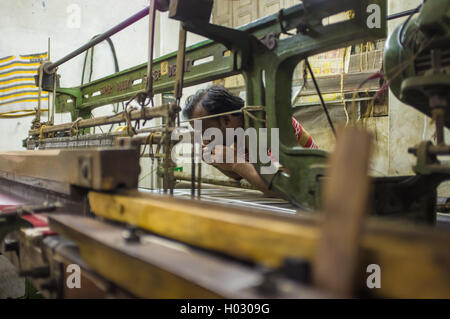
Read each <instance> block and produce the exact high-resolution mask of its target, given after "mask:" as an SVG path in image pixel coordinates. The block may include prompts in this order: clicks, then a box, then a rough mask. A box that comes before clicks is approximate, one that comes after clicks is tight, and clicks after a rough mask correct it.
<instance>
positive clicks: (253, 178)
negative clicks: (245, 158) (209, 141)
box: [212, 145, 276, 196]
mask: <svg viewBox="0 0 450 319" xmlns="http://www.w3.org/2000/svg"><path fill="white" fill-rule="evenodd" d="M226 150H227V147H226V146H222V145H220V146H216V147H215V149H214V150H213V151H212V154H214V155H215V156H216V158H222V159H223V160H222V163H218V162H213V163H212V165H213V166H214V167H215V168H217V169H218V170H220V171H221V172H222V173H223V174H225V175H226V176H228V177H230V178H234V179H241V178H244V179H246V180H247V181H248V182H249V183H250V184H251V185H252V186H253V187H255V188H256V189H257V190H259V191H261V192H263V193H264V194H265V195H267V196H276V193H275V192H274V191H272V190H270V189H269V188H268V187H267V185H266V183H265V182H264V180H263V179H262V178H261V176H259V174H258V172H257V171H256V169H255V167H254V166H253V165H252V164H251V163H248V162H245V163H237V160H236V156H235V160H234V163H226V161H225V159H226V157H225V154H226Z"/></svg>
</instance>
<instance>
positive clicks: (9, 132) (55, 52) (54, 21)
mask: <svg viewBox="0 0 450 319" xmlns="http://www.w3.org/2000/svg"><path fill="white" fill-rule="evenodd" d="M74 5H75V6H74ZM146 5H148V1H147V0H133V1H117V0H115V1H111V0H97V1H89V0H39V1H38V0H2V1H0V13H1V19H0V29H1V30H2V37H0V57H4V56H8V55H15V54H30V53H37V52H46V51H47V39H48V38H49V37H50V39H51V58H52V59H53V60H55V59H59V58H61V57H63V56H64V55H66V54H67V53H69V52H70V51H72V50H74V49H76V48H77V47H79V46H81V45H83V44H84V43H86V42H87V41H89V40H90V39H91V38H92V37H93V36H94V35H96V34H99V33H102V32H104V31H106V30H107V29H109V28H110V27H112V26H114V25H115V24H117V23H118V22H120V21H122V20H124V19H126V18H128V17H129V16H131V15H132V14H134V13H136V12H137V11H139V10H141V9H142V8H144V7H145V6H146ZM77 8H79V9H80V11H79V12H80V22H81V23H80V26H79V27H76V24H74V23H73V22H74V20H73V19H72V17H73V14H75V11H71V10H77ZM71 22H72V24H71ZM147 26H148V19H142V20H141V21H139V22H137V23H136V24H134V25H133V26H132V27H130V28H128V29H126V30H125V31H123V32H121V33H119V34H117V35H115V36H113V37H112V40H113V42H114V44H115V46H116V51H117V57H118V60H119V67H120V68H121V69H124V68H129V67H132V66H134V65H137V64H140V63H143V62H145V61H146V59H147ZM94 57H95V60H94V73H93V79H97V78H99V77H102V76H105V75H108V74H111V73H113V71H114V64H113V59H112V56H111V53H110V51H109V46H108V44H107V43H106V42H104V43H101V44H99V45H98V46H96V47H95V54H94ZM83 62H84V55H80V56H78V57H76V58H74V59H73V60H72V61H70V62H68V63H66V64H63V65H62V66H61V67H60V68H59V72H60V74H62V77H61V86H75V85H79V84H80V81H81V73H82V65H83ZM105 112H108V110H107V109H104V110H101V111H100V112H96V113H97V114H96V115H99V114H98V113H105ZM32 118H33V117H25V118H21V119H1V118H0V150H20V149H22V146H21V145H22V142H21V141H22V139H24V138H25V137H26V136H27V130H28V129H29V127H30V125H31V121H32ZM55 120H56V121H57V122H58V123H60V122H66V121H68V120H70V117H69V116H68V114H57V115H56V118H55Z"/></svg>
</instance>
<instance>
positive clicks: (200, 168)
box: [197, 158, 202, 198]
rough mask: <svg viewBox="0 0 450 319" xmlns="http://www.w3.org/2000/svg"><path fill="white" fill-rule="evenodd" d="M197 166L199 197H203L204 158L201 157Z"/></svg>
mask: <svg viewBox="0 0 450 319" xmlns="http://www.w3.org/2000/svg"><path fill="white" fill-rule="evenodd" d="M197 165H198V166H197V168H198V173H197V174H198V177H197V197H198V198H200V197H201V193H202V159H201V158H200V159H199V161H198V164H197Z"/></svg>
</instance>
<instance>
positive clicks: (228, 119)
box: [191, 103, 244, 145]
mask: <svg viewBox="0 0 450 319" xmlns="http://www.w3.org/2000/svg"><path fill="white" fill-rule="evenodd" d="M209 115H211V114H209V113H208V112H207V111H206V110H205V109H204V108H203V106H202V105H201V104H200V103H199V104H197V105H196V106H195V108H194V111H193V112H192V119H196V118H200V117H205V116H209ZM191 126H192V127H194V123H193V122H192V121H191ZM243 126H244V121H243V116H242V115H240V114H239V115H238V116H235V115H224V116H220V117H213V118H208V119H204V120H202V135H203V134H204V133H205V131H206V130H207V129H209V128H213V127H214V128H218V129H219V130H221V131H222V134H223V136H224V137H225V136H226V129H227V128H233V129H236V128H238V127H243ZM209 142H210V141H204V143H205V144H208V143H209ZM223 142H224V145H225V138H224V141H223Z"/></svg>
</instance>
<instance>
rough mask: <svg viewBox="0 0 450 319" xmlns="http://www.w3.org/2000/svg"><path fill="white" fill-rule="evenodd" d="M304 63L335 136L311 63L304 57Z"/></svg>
mask: <svg viewBox="0 0 450 319" xmlns="http://www.w3.org/2000/svg"><path fill="white" fill-rule="evenodd" d="M305 63H306V66H307V67H308V70H309V73H310V74H311V79H312V80H313V83H314V86H315V88H316V91H317V95H318V96H319V99H320V104H321V105H322V107H323V110H324V112H325V115H326V116H327V120H328V123H329V124H330V127H331V130H332V131H333V134H334V136H336V130H335V129H334V125H333V121H332V120H331V117H330V114H329V113H328V109H327V106H326V105H325V101H324V100H323V97H322V93H321V92H320V88H319V85H318V84H317V81H316V77H315V76H314V72H313V70H312V68H311V65H310V64H309V61H308V59H305Z"/></svg>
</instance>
